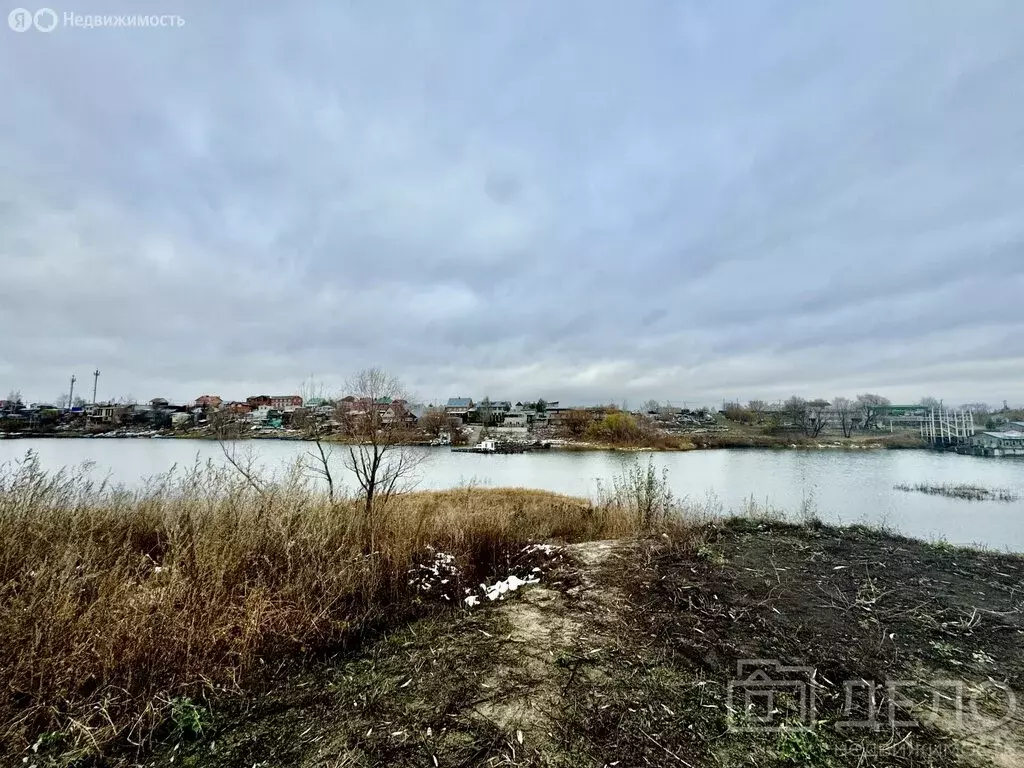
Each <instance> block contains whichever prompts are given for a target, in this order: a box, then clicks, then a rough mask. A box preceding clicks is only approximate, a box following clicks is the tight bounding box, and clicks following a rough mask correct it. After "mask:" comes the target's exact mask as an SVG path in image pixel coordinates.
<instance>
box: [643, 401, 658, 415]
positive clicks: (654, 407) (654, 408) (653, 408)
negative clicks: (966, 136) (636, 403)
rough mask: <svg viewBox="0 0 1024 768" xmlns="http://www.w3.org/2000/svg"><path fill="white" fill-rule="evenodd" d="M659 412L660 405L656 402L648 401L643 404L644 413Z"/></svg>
mask: <svg viewBox="0 0 1024 768" xmlns="http://www.w3.org/2000/svg"><path fill="white" fill-rule="evenodd" d="M660 410H661V403H659V402H658V401H657V400H648V401H647V402H646V403H644V413H658V412H659V411H660Z"/></svg>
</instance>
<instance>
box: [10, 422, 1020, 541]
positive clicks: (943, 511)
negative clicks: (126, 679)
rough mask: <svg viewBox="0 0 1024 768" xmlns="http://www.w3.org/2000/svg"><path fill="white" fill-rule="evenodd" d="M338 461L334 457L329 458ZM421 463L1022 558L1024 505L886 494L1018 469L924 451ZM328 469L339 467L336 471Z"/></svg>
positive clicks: (278, 463) (1003, 484)
mask: <svg viewBox="0 0 1024 768" xmlns="http://www.w3.org/2000/svg"><path fill="white" fill-rule="evenodd" d="M245 445H246V446H251V447H252V449H253V450H255V451H256V452H257V454H258V455H259V458H260V461H261V462H262V463H263V464H265V465H266V466H267V467H268V468H278V469H279V468H281V467H283V466H284V465H285V464H286V463H287V462H289V461H292V460H294V459H295V458H296V457H298V456H299V455H300V454H302V453H304V452H305V451H306V450H308V448H309V446H308V445H306V444H304V443H299V442H286V441H274V440H260V441H249V442H247V443H245ZM29 449H31V450H33V451H35V452H36V453H38V455H39V457H40V460H41V462H42V464H43V466H44V468H48V469H57V468H60V467H63V466H67V465H80V464H82V463H83V462H87V461H88V462H93V463H94V465H95V466H94V469H93V470H92V471H93V472H94V473H95V474H96V475H97V476H102V475H109V476H110V477H111V479H112V480H114V481H116V482H121V483H124V484H126V485H138V484H140V483H141V482H143V481H144V479H145V478H146V477H150V476H152V475H156V474H160V473H163V472H166V471H167V470H168V469H169V468H170V467H171V466H173V465H175V464H177V465H178V466H187V465H191V464H192V463H193V462H194V461H196V460H197V459H199V460H201V461H205V460H206V459H207V458H210V459H213V460H214V461H216V462H218V463H220V462H223V454H222V453H221V449H220V447H219V445H218V444H217V443H215V442H209V441H201V440H172V439H164V440H114V439H73V438H68V439H39V440H35V439H30V440H0V463H2V462H6V461H11V460H14V459H17V458H20V457H21V456H23V455H24V454H25V452H26V451H27V450H29ZM339 450H340V448H339ZM421 450H423V451H425V452H427V453H428V454H429V457H428V460H427V462H426V463H425V464H424V465H423V468H422V470H421V481H420V484H419V487H420V488H451V487H454V486H458V485H460V484H465V483H476V484H478V485H481V486H490V487H499V486H521V487H527V488H542V489H546V490H551V491H558V492H561V493H569V494H574V495H585V496H588V495H593V494H594V493H595V492H596V490H597V485H598V483H599V482H605V483H606V484H607V482H608V481H609V480H610V479H611V478H612V477H613V476H614V475H615V474H616V473H618V472H620V471H621V470H622V468H623V466H624V465H626V464H628V463H629V462H632V461H634V460H635V459H636V458H637V456H639V458H640V459H641V460H643V461H647V459H648V457H649V458H650V459H651V460H652V461H654V462H655V464H656V465H657V467H658V468H659V469H660V468H662V467H666V468H668V472H669V481H670V483H671V486H672V489H673V491H674V492H675V493H676V494H677V495H679V496H687V497H690V498H691V499H693V500H695V501H698V502H702V503H704V502H707V500H708V499H709V498H711V499H712V500H713V503H714V504H720V505H721V506H722V507H723V508H724V509H725V510H726V511H728V510H734V511H739V510H741V509H742V508H743V507H744V506H745V504H746V503H748V502H749V500H750V499H751V498H753V499H754V500H755V501H756V502H757V503H759V504H761V505H769V506H772V507H775V508H778V509H784V510H788V511H791V512H796V511H798V510H799V509H800V508H801V506H802V505H804V504H812V505H813V506H814V508H815V509H816V510H817V513H818V515H819V516H820V517H821V518H822V519H824V520H827V521H830V522H840V523H852V522H868V523H885V524H887V525H889V526H892V527H894V528H896V529H898V530H900V531H901V532H903V533H905V534H907V535H910V536H916V537H919V538H925V539H930V538H944V539H947V540H948V541H950V542H954V543H959V544H982V545H985V546H989V547H994V548H997V549H1012V550H1015V551H1022V552H1024V502H1021V501H1017V502H1011V503H1007V502H996V501H965V500H959V499H947V498H942V497H936V496H926V495H924V494H919V493H907V492H905V491H897V490H894V489H893V486H894V485H895V484H897V483H911V484H914V483H927V484H942V483H972V484H977V485H982V486H987V487H998V488H1009V489H1011V490H1012V491H1014V492H1015V493H1016V494H1017V495H1018V496H1019V497H1024V460H1021V459H1011V458H1003V459H994V458H978V457H973V456H957V455H954V454H940V453H933V452H929V451H868V450H861V451H840V450H809V451H792V450H791V451H780V450H719V451H690V452H686V453H643V452H641V453H639V454H635V453H630V452H620V451H593V452H590V451H587V452H576V451H557V450H553V451H546V452H540V453H531V454H523V455H516V456H488V455H480V454H471V453H451V452H450V451H449V450H447V449H444V448H431V449H421ZM339 463H340V462H339Z"/></svg>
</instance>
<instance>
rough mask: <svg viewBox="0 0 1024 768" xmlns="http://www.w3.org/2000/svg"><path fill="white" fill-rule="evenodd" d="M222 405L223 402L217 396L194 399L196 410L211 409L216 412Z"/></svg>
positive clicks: (201, 396)
mask: <svg viewBox="0 0 1024 768" xmlns="http://www.w3.org/2000/svg"><path fill="white" fill-rule="evenodd" d="M223 403H224V401H223V400H221V399H220V396H219V395H200V396H199V397H197V398H196V408H212V409H213V410H217V409H218V408H220V407H221V405H223Z"/></svg>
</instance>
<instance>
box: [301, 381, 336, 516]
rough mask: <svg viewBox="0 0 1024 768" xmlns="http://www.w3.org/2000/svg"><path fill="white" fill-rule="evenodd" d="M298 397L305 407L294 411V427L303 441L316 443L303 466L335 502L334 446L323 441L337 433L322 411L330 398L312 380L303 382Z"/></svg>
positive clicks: (327, 416) (329, 418)
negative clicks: (325, 485) (323, 486)
mask: <svg viewBox="0 0 1024 768" xmlns="http://www.w3.org/2000/svg"><path fill="white" fill-rule="evenodd" d="M299 394H300V395H301V396H302V402H303V407H302V408H300V409H299V410H298V411H296V412H295V414H294V416H293V421H292V424H293V426H295V427H296V428H298V429H299V431H300V432H301V433H302V437H303V439H305V440H308V441H310V442H311V443H313V448H312V449H310V450H308V451H306V455H305V456H304V457H303V461H302V466H303V467H304V468H305V469H306V470H308V471H309V472H312V473H313V474H314V475H316V476H318V477H320V478H322V479H323V481H324V482H325V483H327V497H328V498H329V499H330V500H331V502H332V503H333V502H334V492H335V484H334V472H333V471H332V469H331V459H332V458H333V456H334V446H333V445H331V444H330V443H328V444H326V445H325V444H324V441H325V438H327V437H328V436H329V435H330V434H331V433H332V432H333V431H334V425H333V424H332V423H331V416H330V415H329V414H325V413H323V412H321V411H320V410H319V409H320V408H321V407H322V406H323V404H324V403H325V402H326V400H327V398H325V397H324V390H323V386H322V385H316V384H315V383H314V381H313V378H312V377H310V379H309V382H308V383H306V382H303V384H302V387H301V388H300V392H299Z"/></svg>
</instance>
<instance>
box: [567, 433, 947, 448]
mask: <svg viewBox="0 0 1024 768" xmlns="http://www.w3.org/2000/svg"><path fill="white" fill-rule="evenodd" d="M552 447H553V448H559V449H562V450H570V451H616V450H618V451H699V450H716V449H732V448H750V449H773V450H819V449H820V450H912V449H927V448H928V447H929V446H928V444H927V443H926V442H925V441H924V440H923V439H921V437H920V436H919V435H917V434H914V433H906V432H902V433H893V434H881V435H858V436H856V437H845V438H835V437H831V436H829V437H825V438H809V437H804V436H791V435H790V436H780V435H768V434H761V433H756V432H735V433H734V432H708V433H699V434H684V435H679V436H671V435H666V436H662V437H659V438H658V439H653V440H648V441H641V442H637V443H601V442H588V441H584V440H573V441H562V442H554V443H552Z"/></svg>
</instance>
